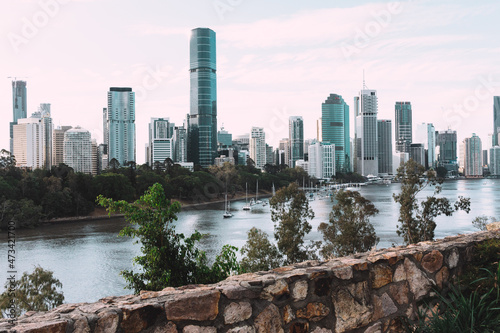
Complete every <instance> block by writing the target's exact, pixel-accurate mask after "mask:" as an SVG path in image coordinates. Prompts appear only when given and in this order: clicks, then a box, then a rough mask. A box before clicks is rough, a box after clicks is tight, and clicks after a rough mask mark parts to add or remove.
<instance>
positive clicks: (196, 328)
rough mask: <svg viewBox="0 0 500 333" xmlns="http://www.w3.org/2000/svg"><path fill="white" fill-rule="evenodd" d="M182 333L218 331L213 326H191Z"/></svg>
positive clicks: (211, 332) (215, 332)
mask: <svg viewBox="0 0 500 333" xmlns="http://www.w3.org/2000/svg"><path fill="white" fill-rule="evenodd" d="M182 333H217V329H216V328H215V327H211V326H195V325H189V326H186V327H184V328H183V329H182Z"/></svg>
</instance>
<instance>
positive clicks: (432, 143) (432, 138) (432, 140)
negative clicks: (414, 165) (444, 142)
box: [427, 124, 436, 169]
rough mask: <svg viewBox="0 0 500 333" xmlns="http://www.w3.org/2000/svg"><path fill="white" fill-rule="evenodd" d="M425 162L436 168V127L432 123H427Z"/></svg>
mask: <svg viewBox="0 0 500 333" xmlns="http://www.w3.org/2000/svg"><path fill="white" fill-rule="evenodd" d="M427 164H428V166H429V168H433V169H435V168H436V129H435V128H434V125H433V124H427Z"/></svg>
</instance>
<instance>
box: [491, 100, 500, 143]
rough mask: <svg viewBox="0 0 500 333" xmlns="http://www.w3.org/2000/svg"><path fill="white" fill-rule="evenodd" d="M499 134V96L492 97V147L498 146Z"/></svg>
mask: <svg viewBox="0 0 500 333" xmlns="http://www.w3.org/2000/svg"><path fill="white" fill-rule="evenodd" d="M499 134H500V96H493V142H492V144H493V146H499V145H500V143H499V140H500V139H499Z"/></svg>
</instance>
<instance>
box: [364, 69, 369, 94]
mask: <svg viewBox="0 0 500 333" xmlns="http://www.w3.org/2000/svg"><path fill="white" fill-rule="evenodd" d="M366 89H368V87H367V86H366V83H365V70H364V69H363V90H366Z"/></svg>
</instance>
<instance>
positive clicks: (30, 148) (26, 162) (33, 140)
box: [13, 116, 45, 169]
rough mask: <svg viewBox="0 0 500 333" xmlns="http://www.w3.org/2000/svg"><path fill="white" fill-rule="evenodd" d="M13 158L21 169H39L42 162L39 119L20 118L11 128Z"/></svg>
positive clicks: (41, 131)
mask: <svg viewBox="0 0 500 333" xmlns="http://www.w3.org/2000/svg"><path fill="white" fill-rule="evenodd" d="M13 134H14V135H13V142H14V147H13V148H14V149H13V150H14V156H15V158H16V165H17V166H18V167H21V168H29V169H41V168H43V167H44V165H45V163H44V160H43V153H44V147H43V142H44V139H43V134H44V131H43V126H42V119H41V118H39V117H36V116H35V117H30V118H21V119H18V120H17V124H16V125H14V126H13Z"/></svg>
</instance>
